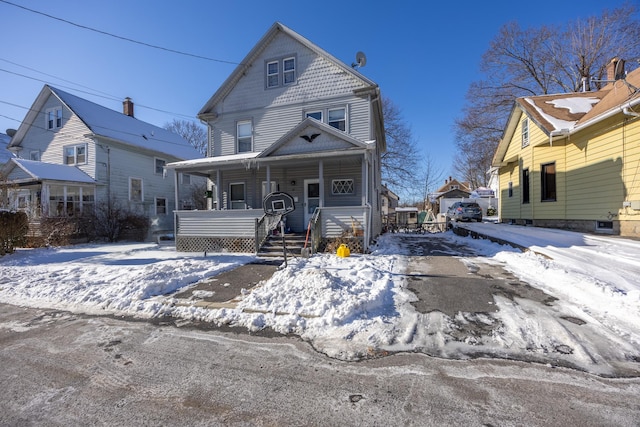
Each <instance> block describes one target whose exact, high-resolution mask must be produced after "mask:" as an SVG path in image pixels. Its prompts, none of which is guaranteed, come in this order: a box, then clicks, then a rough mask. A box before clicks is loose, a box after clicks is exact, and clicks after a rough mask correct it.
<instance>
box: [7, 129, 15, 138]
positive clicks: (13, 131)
mask: <svg viewBox="0 0 640 427" xmlns="http://www.w3.org/2000/svg"><path fill="white" fill-rule="evenodd" d="M16 132H17V130H15V129H7V135H9V136H10V137H11V138H13V136H14V135H15V134H16Z"/></svg>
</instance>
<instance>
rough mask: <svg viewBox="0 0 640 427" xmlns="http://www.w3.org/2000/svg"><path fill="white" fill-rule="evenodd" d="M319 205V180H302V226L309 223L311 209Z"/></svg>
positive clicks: (313, 209) (311, 213)
mask: <svg viewBox="0 0 640 427" xmlns="http://www.w3.org/2000/svg"><path fill="white" fill-rule="evenodd" d="M318 206H320V181H319V180H317V179H305V180H304V227H305V229H306V228H307V226H308V225H309V220H311V216H312V215H313V211H315V209H316V208H317V207H318Z"/></svg>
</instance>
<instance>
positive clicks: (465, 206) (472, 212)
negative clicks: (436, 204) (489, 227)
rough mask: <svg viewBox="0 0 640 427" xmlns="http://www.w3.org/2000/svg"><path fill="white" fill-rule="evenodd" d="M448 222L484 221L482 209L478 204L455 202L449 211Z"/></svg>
mask: <svg viewBox="0 0 640 427" xmlns="http://www.w3.org/2000/svg"><path fill="white" fill-rule="evenodd" d="M447 220H448V221H478V222H480V221H482V208H481V207H480V205H479V204H477V203H476V202H455V203H454V204H452V205H451V206H450V207H449V209H448V210H447Z"/></svg>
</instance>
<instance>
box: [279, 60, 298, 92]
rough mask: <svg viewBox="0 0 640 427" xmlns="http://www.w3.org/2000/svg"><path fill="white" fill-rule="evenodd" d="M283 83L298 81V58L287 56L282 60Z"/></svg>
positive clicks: (288, 83)
mask: <svg viewBox="0 0 640 427" xmlns="http://www.w3.org/2000/svg"><path fill="white" fill-rule="evenodd" d="M282 70H283V83H284V85H285V86H286V85H290V84H292V83H295V82H296V59H295V58H286V59H285V60H284V61H282Z"/></svg>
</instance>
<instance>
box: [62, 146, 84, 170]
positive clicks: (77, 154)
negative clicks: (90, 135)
mask: <svg viewBox="0 0 640 427" xmlns="http://www.w3.org/2000/svg"><path fill="white" fill-rule="evenodd" d="M86 163H87V144H78V145H69V146H67V147H64V164H65V165H81V164H86Z"/></svg>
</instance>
